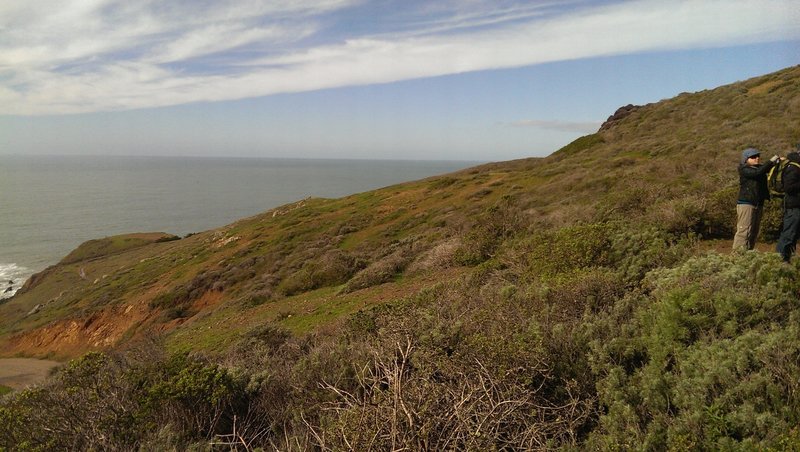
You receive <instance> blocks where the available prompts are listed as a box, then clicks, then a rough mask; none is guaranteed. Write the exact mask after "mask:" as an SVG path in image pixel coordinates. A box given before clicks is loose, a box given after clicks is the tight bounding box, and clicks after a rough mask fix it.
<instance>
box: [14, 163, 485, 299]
mask: <svg viewBox="0 0 800 452" xmlns="http://www.w3.org/2000/svg"><path fill="white" fill-rule="evenodd" d="M478 163H479V162H465V161H462V162H458V161H401V160H397V161H387V160H313V159H310V160H305V159H257V158H190V157H111V156H103V157H97V156H17V155H14V156H0V298H7V297H9V296H11V295H13V294H14V292H16V290H18V289H19V287H21V286H22V284H23V283H24V282H25V280H26V279H27V278H28V277H30V276H31V275H32V274H33V273H35V272H38V271H41V270H43V269H44V268H46V267H47V266H49V265H52V264H55V263H57V262H58V261H59V260H61V258H62V257H64V256H65V255H66V254H68V253H69V252H70V251H72V250H73V249H75V248H76V247H77V246H78V245H80V244H81V243H83V242H85V241H87V240H91V239H97V238H103V237H107V236H111V235H117V234H124V233H131V232H167V233H171V234H175V235H180V236H184V235H186V234H188V233H192V232H201V231H205V230H208V229H213V228H217V227H221V226H225V225H227V224H230V223H232V222H234V221H236V220H238V219H241V218H245V217H248V216H252V215H255V214H258V213H261V212H264V211H266V210H269V209H271V208H273V207H277V206H280V205H283V204H286V203H290V202H294V201H298V200H301V199H303V198H306V197H309V196H313V197H325V198H339V197H342V196H346V195H349V194H353V193H359V192H363V191H367V190H372V189H376V188H381V187H385V186H388V185H393V184H396V183H400V182H407V181H412V180H417V179H422V178H425V177H428V176H433V175H438V174H445V173H449V172H452V171H456V170H459V169H463V168H467V167H469V166H473V165H476V164H478Z"/></svg>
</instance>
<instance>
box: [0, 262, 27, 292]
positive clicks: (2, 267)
mask: <svg viewBox="0 0 800 452" xmlns="http://www.w3.org/2000/svg"><path fill="white" fill-rule="evenodd" d="M32 274H33V271H31V270H30V269H28V268H26V267H23V266H21V265H17V264H13V263H12V264H4V263H0V300H2V299H5V298H10V297H12V296H13V295H14V294H15V293H17V291H18V290H19V289H20V288H21V287H22V285H23V284H25V280H27V279H28V278H29V277H30V276H31V275H32Z"/></svg>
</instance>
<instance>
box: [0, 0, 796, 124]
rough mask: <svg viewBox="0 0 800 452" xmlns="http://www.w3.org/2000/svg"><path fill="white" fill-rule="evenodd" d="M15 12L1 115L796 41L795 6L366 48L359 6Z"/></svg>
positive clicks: (746, 0) (533, 18)
mask: <svg viewBox="0 0 800 452" xmlns="http://www.w3.org/2000/svg"><path fill="white" fill-rule="evenodd" d="M10 3H19V5H9V4H4V5H2V6H0V114H22V115H37V114H63V113H78V112H90V111H110V110H124V109H134V108H147V107H158V106H166V105H177V104H183V103H190V102H202V101H222V100H231V99H241V98H248V97H255V96H264V95H270V94H276V93H287V92H302V91H309V90H316V89H322V88H334V87H342V86H353V85H362V84H375V83H388V82H394V81H399V80H407V79H414V78H422V77H432V76H439V75H446V74H455V73H463V72H469V71H478V70H489V69H500V68H512V67H521V66H528V65H534V64H540V63H545V62H552V61H561V60H569V59H579V58H589V57H597V56H610V55H621V54H630V53H641V52H651V51H663V50H678V49H693V48H708V47H717V46H732V45H740V44H748V43H758V42H769V41H782V40H794V39H798V38H800V27H797V23H798V22H799V21H800V9H798V8H797V7H796V3H795V1H794V0H763V1H759V2H753V1H750V0H704V1H696V0H683V1H673V2H663V1H661V0H637V1H628V2H622V3H612V4H607V5H604V6H599V7H598V6H591V5H590V4H588V3H586V2H571V3H567V5H569V7H568V8H565V7H564V6H563V3H554V2H538V3H530V2H522V3H521V4H520V5H514V4H511V3H508V2H505V3H504V6H503V8H496V10H494V11H492V10H491V9H487V6H486V5H488V3H485V2H475V3H474V4H473V5H477V6H475V7H474V9H472V10H464V6H463V5H465V4H470V3H472V2H456V3H449V4H444V6H440V8H445V11H444V13H439V15H433V18H432V19H430V20H421V19H420V17H422V16H420V12H419V11H417V12H416V14H411V13H406V14H405V15H400V16H399V17H405V19H406V20H407V22H405V23H403V24H400V26H395V27H394V29H392V30H390V31H389V32H382V31H381V30H372V29H366V30H364V31H362V32H361V33H360V34H356V33H354V32H349V31H348V28H347V27H346V23H345V24H339V23H338V22H337V21H341V20H342V19H341V18H342V17H345V16H346V14H356V12H357V11H358V10H359V7H360V6H363V5H360V2H359V1H356V0H329V1H326V2H321V1H316V0H314V1H312V0H297V1H293V2H270V3H269V4H265V2H260V1H234V0H228V1H218V2H213V1H208V2H171V3H168V4H166V5H167V6H161V5H162V3H161V2H156V1H154V0H147V1H145V0H143V1H141V2H122V1H121V0H94V1H77V0H75V1H71V2H69V1H68V2H63V3H62V2H58V3H56V2H10ZM28 3H31V5H27V4H28ZM276 3H280V5H278V6H275V4H276ZM456 4H458V5H460V6H458V7H455V6H453V5H456ZM398 5H399V6H398V7H399V8H401V10H402V8H404V7H405V6H404V5H406V3H402V2H401V3H399V4H398ZM448 5H450V6H448ZM558 5H562V6H558ZM448 7H449V8H450V9H447V8H448ZM49 8H52V11H56V13H50V12H48V11H51V9H49ZM362 19H363V18H362ZM398 20H399V19H398ZM337 26H338V28H337ZM538 126H539V127H542V126H544V124H539V125H538ZM551 126H552V125H551Z"/></svg>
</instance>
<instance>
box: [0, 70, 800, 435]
mask: <svg viewBox="0 0 800 452" xmlns="http://www.w3.org/2000/svg"><path fill="white" fill-rule="evenodd" d="M797 142H800V66H795V67H791V68H787V69H784V70H782V71H779V72H776V73H773V74H769V75H765V76H762V77H757V78H754V79H750V80H747V81H743V82H738V83H734V84H731V85H727V86H722V87H719V88H716V89H713V90H707V91H702V92H697V93H683V94H680V95H678V96H677V97H674V98H672V99H667V100H663V101H661V102H657V103H653V104H648V105H643V106H626V107H623V108H621V109H620V110H619V111H617V112H616V113H615V114H614V115H612V116H611V117H610V118H609V120H608V121H607V122H606V123H605V124H603V126H602V127H601V128H600V130H599V131H598V132H597V133H595V134H592V135H588V136H585V137H582V138H579V139H577V140H575V141H574V142H573V143H571V144H569V145H567V146H565V147H564V148H562V149H560V150H558V151H557V152H555V153H553V154H552V155H550V156H548V157H546V158H531V159H523V160H515V161H509V162H499V163H492V164H487V165H482V166H478V167H475V168H470V169H466V170H463V171H459V172H456V173H452V174H446V175H442V176H437V177H432V178H428V179H424V180H420V181H414V182H408V183H404V184H399V185H394V186H391V187H386V188H382V189H379V190H374V191H370V192H365V193H361V194H356V195H352V196H348V197H345V198H340V199H318V198H310V199H305V200H301V201H298V202H296V203H293V204H289V205H285V206H281V207H279V208H276V209H273V210H270V211H267V212H265V213H263V214H260V215H257V216H254V217H251V218H246V219H242V220H240V221H238V222H236V223H233V224H231V225H228V226H226V227H223V228H219V229H216V230H211V231H206V232H201V233H198V234H194V235H191V236H188V237H184V238H180V237H175V236H170V235H167V234H160V233H156V234H136V235H131V236H120V237H109V238H105V239H100V240H93V241H90V242H87V243H85V244H83V245H81V247H79V248H78V249H77V250H75V251H73V252H72V253H70V255H69V256H67V257H65V258H64V260H62V261H61V262H60V263H59V264H57V265H55V266H53V267H51V268H48V269H47V270H45V271H43V272H41V273H40V274H38V275H35V276H34V277H32V278H31V279H30V280H29V281H28V282H27V283H26V285H25V287H24V288H23V289H21V290H20V291H19V292H18V293H17V294H16V295H15V296H14V297H12V298H11V299H9V300H7V301H5V302H4V303H3V304H2V305H0V351H2V353H3V354H4V355H5V356H30V357H48V358H51V359H58V360H67V359H71V358H78V359H76V360H74V361H72V362H70V364H68V365H67V366H66V367H64V368H63V369H62V370H61V371H59V372H58V373H56V374H55V375H54V376H53V377H51V379H50V380H49V381H48V382H47V383H45V384H44V385H43V388H44V389H40V390H36V391H35V392H30V391H26V392H23V393H15V394H12V395H11V396H7V397H6V399H5V401H4V402H3V405H0V438H3V439H0V449H2V448H3V447H8V448H9V449H14V448H15V447H17V446H19V445H20V444H23V443H24V444H26V445H27V447H45V448H48V447H56V448H58V447H67V448H70V447H79V448H99V449H103V448H112V449H115V448H121V449H130V448H139V447H143V448H146V449H158V448H161V447H179V448H181V447H188V446H192V445H194V446H196V445H204V446H207V445H208V444H210V443H215V444H218V445H219V444H222V445H225V444H227V445H232V444H240V445H244V446H243V447H245V448H247V449H250V448H254V447H265V448H280V449H298V450H303V449H306V448H310V447H320V448H322V449H323V450H328V449H334V450H339V449H355V450H370V449H377V450H384V449H387V450H388V449H397V448H401V447H407V448H410V449H412V450H442V449H468V450H489V449H502V448H510V449H549V448H567V449H569V448H575V447H577V448H600V449H607V448H612V449H613V448H619V449H628V448H635V449H642V448H647V449H665V448H675V449H681V450H683V449H695V448H700V449H720V448H722V449H740V448H741V449H750V448H756V449H767V448H774V449H783V448H786V447H795V448H796V447H800V432H798V430H797V428H796V426H797V425H798V422H800V399H799V398H800V396H798V394H800V391H798V390H797V389H798V382H797V378H796V376H797V375H799V374H800V328H799V327H798V325H800V323H799V322H798V320H800V301H798V293H800V279H798V266H797V265H796V264H793V265H791V266H785V265H781V263H780V258H779V257H778V256H777V255H776V254H775V253H771V252H747V253H730V252H729V248H730V239H731V238H732V236H733V228H734V225H735V218H734V215H735V208H734V205H735V196H736V190H737V188H738V178H737V176H736V172H735V168H736V165H737V163H738V159H739V155H740V152H741V150H742V149H743V148H745V147H748V146H754V147H757V148H759V149H761V150H762V152H764V153H765V154H772V153H777V154H781V155H785V154H786V152H788V151H789V150H790V149H791V148H793V146H794V145H795V144H796V143H797ZM780 214H781V212H780V205H779V203H778V202H772V203H770V205H769V206H768V211H767V215H766V217H765V219H764V222H763V231H762V237H761V239H760V240H761V241H762V242H774V240H775V238H776V235H777V230H778V227H779V225H780ZM87 352H89V353H88V354H85V353H87ZM70 388H71V389H70ZM70 391H72V392H70ZM85 391H93V392H92V393H93V394H96V395H97V394H99V395H100V397H96V396H93V397H89V396H88V395H87V394H88V392H85ZM19 394H27V395H26V396H25V397H22V396H20V395H19ZM67 404H72V405H73V406H74V407H75V408H74V409H75V410H77V412H80V413H82V416H78V417H80V418H81V419H72V418H70V419H61V418H60V417H59V416H63V415H65V414H64V412H63V411H59V410H62V408H61V407H62V406H66V405H67ZM112 407H113V409H112ZM4 416H5V418H4ZM54 419H59V422H56V424H58V425H59V429H60V430H59V429H55V430H52V431H45V430H43V429H42V426H43V425H53V420H54ZM4 424H5V426H3V425H4ZM37 425H38V426H39V427H37ZM155 427H159V428H155ZM37 428H38V430H37ZM98 429H99V430H100V431H103V433H104V434H103V435H94V434H93V433H92V432H97V431H99V430H98ZM6 438H7V439H6ZM3 441H5V442H3ZM209 447H210V446H209Z"/></svg>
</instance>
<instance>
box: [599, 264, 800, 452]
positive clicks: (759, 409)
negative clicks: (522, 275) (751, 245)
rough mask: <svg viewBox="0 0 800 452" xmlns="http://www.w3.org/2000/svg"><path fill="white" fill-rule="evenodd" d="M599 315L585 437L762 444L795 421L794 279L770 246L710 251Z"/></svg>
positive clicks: (602, 443) (782, 436)
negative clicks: (595, 396) (596, 405)
mask: <svg viewBox="0 0 800 452" xmlns="http://www.w3.org/2000/svg"><path fill="white" fill-rule="evenodd" d="M647 287H648V289H649V294H648V293H643V294H639V295H631V296H629V297H627V298H626V300H625V301H624V302H622V303H620V304H619V305H618V306H617V307H615V309H614V310H613V311H611V312H610V313H609V315H608V317H606V318H605V320H598V321H597V322H596V324H595V327H596V328H597V330H596V332H597V336H598V338H597V339H596V341H595V343H594V346H593V350H594V351H593V352H592V361H593V362H594V363H595V372H596V373H597V374H598V375H599V376H600V382H599V383H598V390H599V396H600V400H601V403H602V404H603V406H604V407H605V410H606V414H605V415H603V416H601V418H600V428H599V429H597V431H595V432H594V433H593V434H592V437H591V440H590V445H591V446H592V447H599V448H608V447H623V448H634V449H640V448H646V449H666V448H668V447H671V448H677V449H705V450H709V449H727V450H730V449H734V448H742V449H764V448H768V447H778V444H779V442H780V441H785V440H786V438H787V437H786V432H789V431H790V430H791V428H792V427H793V426H796V425H797V422H798V421H800V397H798V395H797V394H798V391H797V390H798V389H800V386H798V383H797V381H796V379H795V378H793V377H791V375H797V373H798V372H800V364H798V363H800V328H798V327H797V325H798V320H800V309H798V308H799V306H798V303H797V294H798V292H800V279H798V272H797V270H796V268H794V267H789V266H786V265H783V264H781V262H780V259H779V257H778V256H777V255H776V254H773V253H770V254H761V253H756V252H747V253H734V254H732V255H729V256H722V255H717V254H709V255H707V256H704V257H698V258H693V259H690V260H689V261H687V262H686V263H685V264H683V265H681V266H679V267H676V268H674V269H663V270H658V271H655V272H653V273H651V274H650V275H648V278H647Z"/></svg>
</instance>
